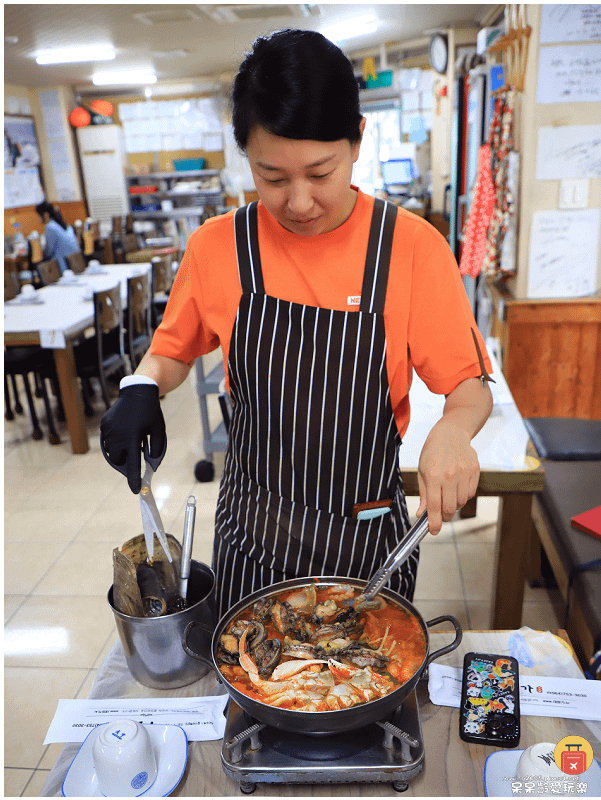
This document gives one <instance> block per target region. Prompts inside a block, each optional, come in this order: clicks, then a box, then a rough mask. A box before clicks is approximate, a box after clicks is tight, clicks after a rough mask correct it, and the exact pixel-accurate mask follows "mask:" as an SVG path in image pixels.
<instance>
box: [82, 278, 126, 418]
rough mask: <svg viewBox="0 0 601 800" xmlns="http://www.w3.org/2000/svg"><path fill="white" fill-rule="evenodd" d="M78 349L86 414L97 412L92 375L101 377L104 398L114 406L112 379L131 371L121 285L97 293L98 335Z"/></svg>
mask: <svg viewBox="0 0 601 800" xmlns="http://www.w3.org/2000/svg"><path fill="white" fill-rule="evenodd" d="M74 352H75V365H76V369H77V374H78V375H79V377H80V378H81V379H82V381H81V382H82V394H83V401H84V412H85V414H86V416H88V417H90V416H92V415H93V414H94V409H93V408H92V405H91V403H90V399H91V393H90V388H89V380H90V379H91V378H98V381H99V383H100V389H101V392H102V398H103V400H104V403H105V405H106V408H107V410H108V409H109V408H110V407H111V398H110V393H109V387H108V379H109V378H111V377H115V378H116V379H119V378H121V377H123V376H124V375H126V374H127V362H126V360H125V349H124V336H123V311H122V308H121V289H120V287H119V286H115V287H113V288H112V289H106V290H104V291H102V292H95V293H94V336H92V337H90V338H89V339H85V340H84V341H83V342H81V343H80V344H78V345H77V346H76V347H75V351H74Z"/></svg>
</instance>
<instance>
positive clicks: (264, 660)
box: [253, 639, 282, 677]
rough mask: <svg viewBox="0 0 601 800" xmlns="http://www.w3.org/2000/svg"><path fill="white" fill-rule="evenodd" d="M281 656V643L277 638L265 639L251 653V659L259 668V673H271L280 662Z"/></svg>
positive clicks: (263, 674)
mask: <svg viewBox="0 0 601 800" xmlns="http://www.w3.org/2000/svg"><path fill="white" fill-rule="evenodd" d="M281 657H282V643H281V642H280V640H279V639H265V640H264V641H262V642H261V643H260V644H259V645H258V647H257V649H256V650H255V651H254V653H253V660H254V662H255V664H256V665H257V669H258V670H259V675H261V676H263V677H264V676H266V675H271V673H272V672H273V670H274V669H275V668H276V667H277V665H278V664H279V663H280V659H281Z"/></svg>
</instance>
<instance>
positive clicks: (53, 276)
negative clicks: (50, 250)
mask: <svg viewBox="0 0 601 800" xmlns="http://www.w3.org/2000/svg"><path fill="white" fill-rule="evenodd" d="M36 270H37V273H38V275H39V277H40V283H41V285H42V286H48V285H49V284H50V283H56V282H57V281H58V279H59V278H60V276H61V268H60V267H59V265H58V261H57V260H56V259H55V258H51V259H50V260H49V261H40V263H39V264H36Z"/></svg>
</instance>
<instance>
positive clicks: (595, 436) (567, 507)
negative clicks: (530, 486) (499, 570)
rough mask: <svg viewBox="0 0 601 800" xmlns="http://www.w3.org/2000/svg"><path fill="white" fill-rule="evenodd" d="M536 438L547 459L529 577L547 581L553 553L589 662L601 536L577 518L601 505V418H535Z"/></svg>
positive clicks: (594, 643) (600, 581) (573, 631)
mask: <svg viewBox="0 0 601 800" xmlns="http://www.w3.org/2000/svg"><path fill="white" fill-rule="evenodd" d="M525 422H526V426H527V427H528V430H529V432H530V436H531V441H532V442H533V444H534V445H535V447H536V450H537V452H538V454H539V456H540V457H541V458H543V459H544V461H545V463H544V466H545V486H544V489H543V491H542V492H539V493H538V494H536V495H535V496H534V502H533V506H532V521H533V530H532V537H531V542H530V548H529V553H530V563H529V569H528V578H529V582H530V583H531V585H539V586H540V585H544V584H545V575H544V572H545V562H544V556H543V555H542V551H541V548H542V550H544V554H545V556H546V558H547V559H548V564H549V566H550V568H551V570H552V572H553V576H554V578H555V581H556V583H557V586H558V589H559V591H560V593H561V596H562V599H563V601H564V604H565V628H566V630H567V631H568V634H569V636H570V639H571V640H572V642H573V644H574V649H575V651H576V652H577V654H578V657H579V658H580V660H581V663H582V665H583V666H585V665H587V664H588V662H589V660H590V659H591V657H592V656H593V655H594V653H595V652H597V651H598V650H599V649H600V648H601V539H597V538H596V537H594V536H591V535H590V534H588V533H584V532H583V531H579V530H578V529H576V528H574V526H573V525H572V524H571V519H572V517H573V516H575V515H576V514H579V513H581V512H583V511H588V510H589V509H590V508H594V507H595V506H598V505H601V420H578V419H563V418H552V419H549V418H531V419H527V420H525Z"/></svg>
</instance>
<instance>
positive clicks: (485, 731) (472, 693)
mask: <svg viewBox="0 0 601 800" xmlns="http://www.w3.org/2000/svg"><path fill="white" fill-rule="evenodd" d="M459 711H460V714H459V735H460V736H461V738H462V739H463V740H464V741H466V742H475V743H476V744H488V745H493V746H494V747H517V745H518V744H519V743H520V681H519V668H518V662H517V661H516V659H515V658H513V657H512V656H504V655H492V654H491V653H466V655H465V658H464V659H463V678H462V688H461V707H460V709H459Z"/></svg>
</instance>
